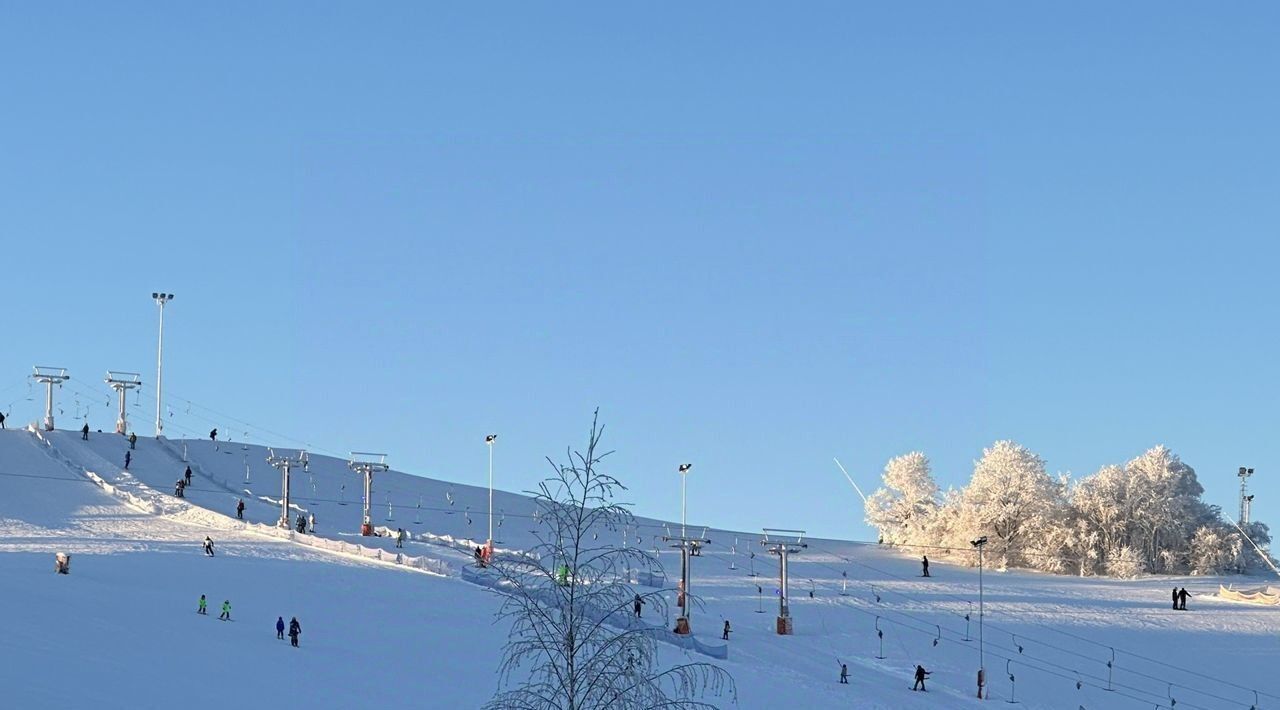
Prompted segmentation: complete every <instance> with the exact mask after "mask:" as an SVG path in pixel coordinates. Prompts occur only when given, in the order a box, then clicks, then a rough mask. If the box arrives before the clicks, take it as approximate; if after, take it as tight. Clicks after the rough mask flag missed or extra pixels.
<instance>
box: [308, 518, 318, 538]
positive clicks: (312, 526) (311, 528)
mask: <svg viewBox="0 0 1280 710" xmlns="http://www.w3.org/2000/svg"><path fill="white" fill-rule="evenodd" d="M307 532H309V533H311V534H313V535H314V534H315V532H316V514H315V513H312V514H311V515H309V516H308V517H307Z"/></svg>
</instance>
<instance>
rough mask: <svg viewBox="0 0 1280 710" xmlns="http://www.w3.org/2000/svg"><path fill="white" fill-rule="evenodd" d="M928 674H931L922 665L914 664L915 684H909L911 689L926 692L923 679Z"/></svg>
mask: <svg viewBox="0 0 1280 710" xmlns="http://www.w3.org/2000/svg"><path fill="white" fill-rule="evenodd" d="M930 675H932V674H931V673H930V672H929V671H926V670H925V669H924V666H916V684H915V685H913V686H911V689H912V690H924V691H925V692H928V690H927V689H926V688H925V687H924V679H925V678H928V677H929V676H930Z"/></svg>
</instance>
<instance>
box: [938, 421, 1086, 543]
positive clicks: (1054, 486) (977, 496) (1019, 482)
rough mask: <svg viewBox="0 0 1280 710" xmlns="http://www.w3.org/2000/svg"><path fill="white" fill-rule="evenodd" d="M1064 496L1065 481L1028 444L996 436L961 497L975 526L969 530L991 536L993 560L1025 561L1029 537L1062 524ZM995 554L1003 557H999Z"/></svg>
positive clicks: (964, 513)
mask: <svg viewBox="0 0 1280 710" xmlns="http://www.w3.org/2000/svg"><path fill="white" fill-rule="evenodd" d="M1063 497H1064V492H1063V484H1062V482H1061V481H1058V480H1055V479H1054V478H1053V477H1051V476H1050V475H1049V474H1048V473H1046V472H1045V464H1044V460H1042V459H1041V458H1040V457H1039V456H1037V455H1036V454H1035V453H1033V452H1032V451H1031V450H1030V449H1027V448H1026V447H1025V446H1021V445H1019V444H1017V443H1014V442H1012V441H997V442H996V443H995V444H993V445H992V446H991V448H989V449H986V450H984V451H983V452H982V458H981V459H979V460H978V461H977V462H976V463H975V464H974V467H973V477H972V478H970V479H969V485H968V486H966V487H965V489H964V493H963V495H962V496H961V500H962V501H963V504H962V507H963V514H962V517H966V518H967V519H968V521H969V523H970V525H971V526H972V528H971V532H970V533H969V534H971V535H974V536H977V535H987V536H989V537H991V538H992V542H993V543H995V544H994V545H992V546H991V548H990V549H988V554H991V555H993V562H994V563H996V564H1001V563H1003V564H1004V565H1021V564H1026V562H1027V561H1028V560H1027V558H1026V557H1025V556H1024V555H1023V554H1022V553H1023V551H1024V550H1026V549H1027V548H1028V546H1029V544H1030V543H1029V540H1028V538H1031V537H1033V536H1034V535H1036V534H1041V533H1044V532H1046V530H1047V529H1048V528H1051V527H1053V526H1054V525H1056V524H1058V521H1059V519H1060V518H1061V516H1062V515H1063V514H1064V512H1065V510H1064V499H1063ZM994 555H1001V556H1002V557H1003V559H1002V560H1001V561H1000V562H996V558H995V557H994Z"/></svg>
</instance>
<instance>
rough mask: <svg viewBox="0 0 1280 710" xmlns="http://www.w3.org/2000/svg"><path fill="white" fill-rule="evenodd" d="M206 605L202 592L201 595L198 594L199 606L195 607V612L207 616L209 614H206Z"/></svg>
mask: <svg viewBox="0 0 1280 710" xmlns="http://www.w3.org/2000/svg"><path fill="white" fill-rule="evenodd" d="M206 606H207V605H206V603H205V600H204V595H203V594H201V595H200V606H199V608H197V609H196V613H197V614H204V615H205V616H208V615H209V614H208V610H207V609H206V608H205V607H206Z"/></svg>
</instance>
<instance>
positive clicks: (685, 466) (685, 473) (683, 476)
mask: <svg viewBox="0 0 1280 710" xmlns="http://www.w3.org/2000/svg"><path fill="white" fill-rule="evenodd" d="M691 468H693V464H691V463H682V464H680V537H685V536H686V535H687V534H688V533H686V532H685V529H684V512H685V497H684V489H685V483H686V482H687V481H688V479H689V469H691Z"/></svg>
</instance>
